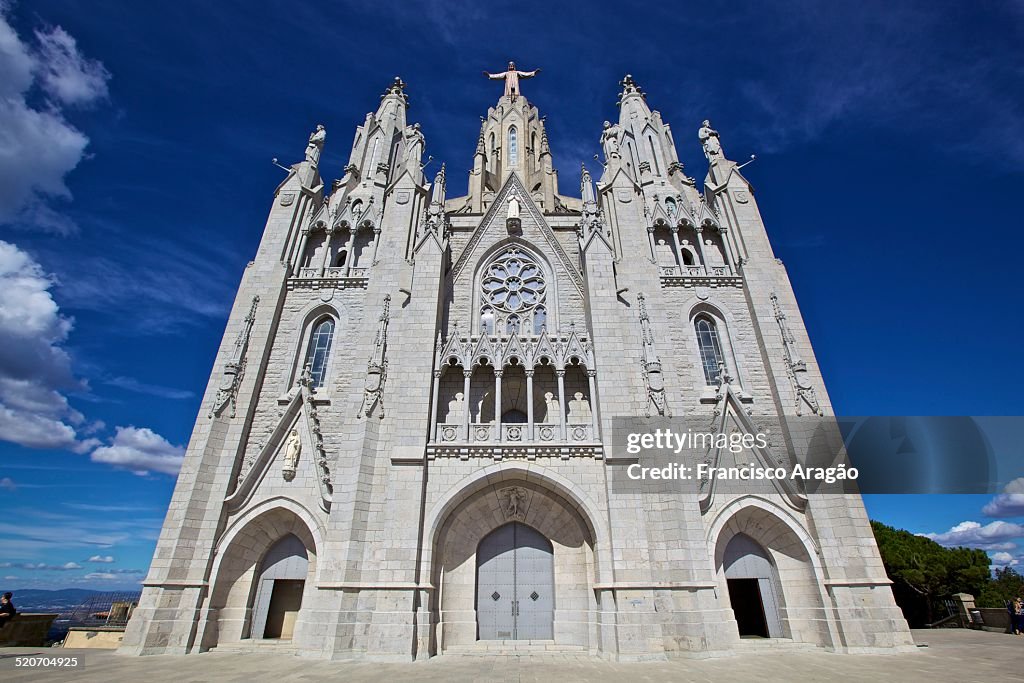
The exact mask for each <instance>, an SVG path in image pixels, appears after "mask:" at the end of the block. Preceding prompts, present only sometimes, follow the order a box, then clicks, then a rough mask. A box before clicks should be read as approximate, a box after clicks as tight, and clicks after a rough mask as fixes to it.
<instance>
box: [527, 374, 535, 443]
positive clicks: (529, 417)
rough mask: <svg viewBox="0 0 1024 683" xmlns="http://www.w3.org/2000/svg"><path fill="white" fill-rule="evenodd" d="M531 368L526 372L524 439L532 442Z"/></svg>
mask: <svg viewBox="0 0 1024 683" xmlns="http://www.w3.org/2000/svg"><path fill="white" fill-rule="evenodd" d="M533 372H534V370H533V368H530V369H529V370H527V371H526V438H527V439H528V440H530V441H533Z"/></svg>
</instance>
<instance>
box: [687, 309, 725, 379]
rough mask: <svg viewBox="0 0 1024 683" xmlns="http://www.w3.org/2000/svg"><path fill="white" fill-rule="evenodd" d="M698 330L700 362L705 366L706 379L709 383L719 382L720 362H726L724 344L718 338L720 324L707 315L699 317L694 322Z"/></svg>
mask: <svg viewBox="0 0 1024 683" xmlns="http://www.w3.org/2000/svg"><path fill="white" fill-rule="evenodd" d="M694 327H695V328H696V330H697V347H698V348H699V349H700V362H701V365H703V367H704V379H705V380H707V383H708V384H711V385H715V384H718V375H719V373H720V371H721V370H720V367H719V363H724V362H725V356H724V355H723V354H722V344H721V342H720V341H719V339H718V326H717V325H716V324H715V321H713V320H711V319H710V318H707V317H703V316H702V317H700V318H697V321H696V322H695V323H694Z"/></svg>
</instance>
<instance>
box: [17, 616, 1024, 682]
mask: <svg viewBox="0 0 1024 683" xmlns="http://www.w3.org/2000/svg"><path fill="white" fill-rule="evenodd" d="M914 639H915V641H916V642H917V643H918V645H919V646H924V645H927V647H919V649H918V650H917V652H914V653H905V654H889V655H836V654H830V653H827V652H821V651H802V650H800V651H785V650H770V649H764V650H760V649H758V650H756V651H752V652H741V653H739V654H736V655H734V656H730V657H723V658H716V659H684V660H676V661H671V662H668V661H661V662H635V663H617V662H607V661H604V660H601V659H597V658H594V657H590V656H587V655H584V654H579V655H575V654H564V653H550V654H543V653H531V654H528V655H519V656H515V655H512V656H507V655H489V654H480V655H470V654H467V655H445V656H441V657H435V658H433V659H430V660H427V661H425V662H416V663H408V664H382V663H376V662H363V661H337V662H331V661H323V660H316V659H308V658H304V657H301V658H300V657H296V656H285V655H277V654H262V653H261V654H251V653H245V654H243V653H239V652H209V653H205V654H200V655H189V656H183V657H182V656H169V655H157V656H150V657H126V656H119V655H117V654H115V653H114V652H113V651H111V650H64V649H57V648H50V649H44V648H37V649H29V648H9V649H4V650H2V651H0V679H2V680H4V681H6V682H8V683H15V682H17V681H32V682H33V683H35V682H38V681H75V682H76V683H78V682H82V683H87V682H89V681H96V682H102V683H108V682H110V681H145V682H146V683H163V682H165V681H167V682H168V683H189V682H191V681H218V683H231V682H234V681H237V682H239V683H253V682H254V681H275V683H282V682H283V681H320V680H329V679H336V680H346V681H379V680H387V681H392V682H395V683H397V682H398V681H403V682H404V681H489V682H490V681H552V680H553V681H559V683H568V682H569V681H630V682H631V683H635V682H639V681H735V680H756V681H758V683H764V682H765V681H901V683H905V682H906V681H930V682H931V683H940V682H942V681H957V683H968V682H970V681H986V682H989V681H1020V680H1024V667H1022V661H1024V659H1022V657H1021V654H1022V653H1024V637H1016V636H1009V635H1004V634H1000V633H987V632H979V631H965V630H960V629H943V630H934V631H914ZM26 654H42V655H48V656H74V655H78V656H80V657H83V658H84V660H85V668H84V669H67V670H64V671H54V670H41V669H18V668H15V657H16V656H19V655H26Z"/></svg>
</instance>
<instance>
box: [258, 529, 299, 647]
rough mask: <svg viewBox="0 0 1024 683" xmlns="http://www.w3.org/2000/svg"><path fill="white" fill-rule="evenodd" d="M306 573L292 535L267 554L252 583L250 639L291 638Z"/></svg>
mask: <svg viewBox="0 0 1024 683" xmlns="http://www.w3.org/2000/svg"><path fill="white" fill-rule="evenodd" d="M308 572H309V558H308V555H307V554H306V546H305V545H304V544H303V542H302V541H301V540H299V538H298V537H297V536H295V535H294V534H288V535H286V536H284V537H283V538H281V539H280V540H279V541H278V542H277V543H275V544H274V545H273V546H272V547H271V548H270V550H268V551H267V555H266V557H264V559H263V564H262V567H261V569H260V574H259V581H258V582H257V584H256V595H255V598H254V601H253V620H252V630H251V633H250V636H249V637H250V638H274V639H281V640H291V639H292V635H293V633H294V631H295V622H296V620H297V619H298V615H299V610H300V609H301V608H302V593H303V591H304V590H305V586H306V575H307V573H308Z"/></svg>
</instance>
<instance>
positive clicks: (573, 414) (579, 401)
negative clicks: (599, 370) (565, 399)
mask: <svg viewBox="0 0 1024 683" xmlns="http://www.w3.org/2000/svg"><path fill="white" fill-rule="evenodd" d="M590 417H591V416H590V401H588V400H587V399H586V397H585V396H583V392H582V391H577V392H576V393H575V394H573V397H572V400H571V401H569V420H570V421H571V422H573V423H589V422H590Z"/></svg>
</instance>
